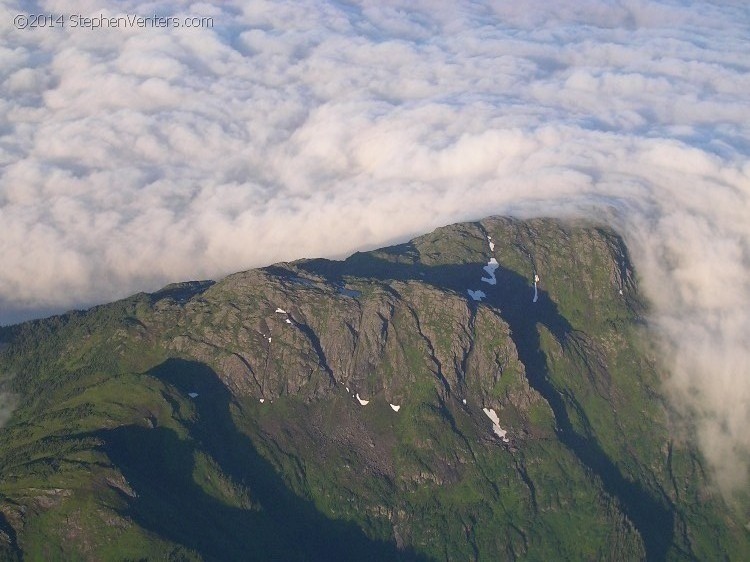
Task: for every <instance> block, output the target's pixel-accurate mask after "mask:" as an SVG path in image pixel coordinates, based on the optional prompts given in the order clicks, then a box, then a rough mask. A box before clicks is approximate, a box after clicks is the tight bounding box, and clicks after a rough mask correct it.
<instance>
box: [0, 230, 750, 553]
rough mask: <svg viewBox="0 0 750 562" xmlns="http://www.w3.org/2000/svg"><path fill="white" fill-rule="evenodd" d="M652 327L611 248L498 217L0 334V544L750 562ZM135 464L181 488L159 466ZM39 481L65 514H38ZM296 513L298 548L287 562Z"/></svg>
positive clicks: (592, 236)
mask: <svg viewBox="0 0 750 562" xmlns="http://www.w3.org/2000/svg"><path fill="white" fill-rule="evenodd" d="M493 258H494V259H495V261H496V262H497V263H496V264H492V262H491V260H492V259H493ZM494 265H496V266H497V267H494ZM488 266H490V269H489V270H488V269H486V268H487V267H488ZM537 276H538V277H537ZM482 277H485V278H486V279H490V280H492V279H494V280H495V284H491V283H488V282H486V281H482ZM535 279H538V282H535ZM469 290H471V291H476V290H481V291H482V292H483V293H484V295H485V296H484V297H482V300H481V301H476V300H474V298H472V296H471V295H470V294H469V293H468V291H469ZM535 293H536V301H535V300H534V295H535ZM647 311H648V304H647V302H646V300H645V299H644V298H643V297H642V295H641V294H640V293H639V291H638V283H637V275H636V273H635V271H634V268H633V265H632V263H631V261H630V258H629V256H628V253H627V248H626V247H625V245H624V243H623V242H622V239H621V238H620V237H619V236H618V235H617V234H616V233H614V232H613V231H612V230H611V229H609V228H607V227H605V226H602V225H597V224H593V223H589V222H586V221H559V220H554V219H534V220H528V221H521V220H516V219H507V218H501V217H491V218H488V219H483V220H482V221H477V222H472V223H461V224H458V225H452V226H449V227H444V228H441V229H437V230H436V231H434V232H432V233H430V234H427V235H424V236H421V237H417V238H415V239H414V240H412V241H410V242H407V243H405V244H399V245H396V246H392V247H388V248H382V249H379V250H374V251H372V252H360V253H355V254H353V255H352V256H351V257H350V258H347V259H346V260H344V261H331V260H315V259H313V260H299V261H297V262H291V263H279V264H275V265H273V266H269V267H266V268H261V269H257V270H250V271H246V272H241V273H237V274H233V275H230V276H228V277H226V278H224V279H223V280H221V281H219V282H216V283H214V282H211V281H202V282H188V283H180V284H173V285H169V286H167V287H165V288H164V289H162V290H160V291H157V292H156V293H153V294H146V293H140V294H137V295H134V296H132V297H129V298H126V299H123V300H120V301H117V302H115V303H111V304H109V305H102V306H99V307H94V308H93V309H90V310H89V311H86V312H74V313H70V314H69V315H65V316H60V317H54V318H51V319H46V320H40V321H31V322H28V323H24V324H21V325H17V326H13V327H7V328H3V329H2V332H0V334H2V339H3V340H5V341H7V342H8V343H9V346H8V347H7V348H6V349H5V350H4V351H2V352H1V353H0V377H2V378H0V381H2V384H3V385H5V386H6V387H7V388H9V389H10V390H12V391H13V392H14V393H16V394H17V395H18V396H19V397H20V401H19V405H18V408H17V410H16V411H15V412H14V413H13V415H12V417H11V418H10V420H9V421H8V424H7V425H6V427H5V428H4V429H2V430H0V447H2V449H0V450H3V451H5V455H4V457H3V459H2V461H0V475H2V476H3V482H4V484H3V486H2V488H0V513H3V514H4V515H3V519H2V521H0V523H1V525H0V532H2V533H4V535H0V544H3V541H4V542H5V544H6V545H7V547H6V551H7V552H8V553H9V554H8V556H9V557H11V558H12V557H13V556H16V557H18V556H19V555H20V553H23V554H24V555H25V556H26V557H28V558H30V559H35V558H34V557H35V556H37V557H39V556H41V557H46V558H47V559H49V558H50V556H51V557H52V558H55V557H56V556H57V555H58V554H59V555H60V557H61V558H64V557H65V556H68V555H69V553H71V552H76V553H78V555H80V556H82V557H83V558H86V557H89V558H91V559H96V558H97V557H98V558H99V559H101V558H104V559H109V558H111V557H112V556H114V553H115V552H116V554H117V555H118V556H119V555H121V553H122V552H130V553H132V554H130V555H132V556H133V557H136V556H141V555H143V554H144V553H145V555H146V556H152V557H156V558H158V557H160V556H167V555H170V553H172V552H174V553H177V554H175V556H182V557H183V558H185V559H207V560H208V559H229V558H232V557H233V556H236V554H237V553H240V552H246V550H247V548H256V549H257V548H266V549H267V550H266V552H267V554H268V556H266V558H273V556H274V555H275V556H283V557H286V558H291V559H306V558H312V559H316V558H319V557H329V558H331V557H333V558H341V559H346V558H347V557H349V558H350V557H351V556H356V555H357V553H359V554H362V552H371V553H377V557H378V558H380V559H454V558H466V557H468V558H470V559H486V558H488V557H492V556H495V555H499V553H502V557H504V558H508V559H520V558H527V559H541V558H545V557H547V558H548V557H549V556H554V557H556V558H558V559H560V558H562V559H581V558H597V559H601V558H610V559H611V558H613V557H617V558H620V559H623V558H624V559H643V558H648V559H651V560H667V559H694V558H706V557H713V556H714V555H717V554H718V553H723V554H727V555H729V556H730V558H732V557H735V558H736V559H740V558H741V556H742V554H743V553H746V552H748V550H747V549H748V538H747V536H746V534H745V531H744V530H743V529H742V528H741V526H738V523H737V522H736V521H735V520H734V519H733V516H732V514H731V512H730V511H729V510H728V509H727V508H726V506H724V505H723V502H722V501H721V499H720V498H718V497H716V496H714V495H713V494H712V492H711V490H710V483H709V482H708V480H707V478H706V477H705V475H704V474H703V468H702V464H701V457H700V454H699V453H698V452H697V450H696V448H695V446H694V445H693V444H692V443H690V442H685V441H679V440H676V439H675V438H674V437H673V436H672V435H670V432H669V430H668V426H669V412H668V406H667V404H666V402H665V401H664V399H663V396H662V394H661V390H660V380H661V378H660V377H661V375H660V373H659V371H658V369H657V367H656V364H655V362H654V361H653V360H652V359H650V358H649V356H650V355H651V352H650V351H649V350H648V342H647V341H646V338H645V332H644V329H645V328H644V317H645V315H646V313H647ZM193 395H195V396H193ZM365 402H367V403H366V404H365ZM394 406H396V407H398V411H395V409H394ZM488 411H492V413H493V415H494V416H495V417H497V420H498V422H499V423H496V422H494V421H493V420H492V419H490V416H489V413H488ZM495 426H497V427H498V429H499V431H497V430H495ZM500 431H502V432H505V433H500ZM501 435H502V436H501ZM634 435H637V436H638V439H633V438H632V436H634ZM506 440H507V441H506ZM217 442H218V443H228V444H233V446H231V447H227V448H228V449H231V450H232V451H235V452H233V453H228V452H227V451H226V450H225V448H224V447H221V446H217V445H216V443H217ZM141 443H154V445H151V447H152V448H153V447H156V449H155V450H158V449H159V447H161V448H163V449H164V450H166V451H173V452H174V455H173V456H174V458H179V459H181V462H179V463H177V464H178V465H179V466H174V464H175V462H176V461H175V460H174V458H172V456H170V455H166V456H163V458H162V457H159V459H160V460H159V462H157V463H156V467H155V468H154V467H151V468H148V466H149V463H150V462H151V460H152V459H150V458H149V456H148V455H143V453H142V452H141V451H140V450H139V446H136V444H141ZM157 457H158V455H157ZM76 463H77V464H76ZM189 465H192V468H191V470H190V471H189V472H188V471H186V469H185V467H186V466H189ZM248 467H249V468H248ZM40 474H41V475H44V476H43V477H44V479H46V480H47V481H49V482H52V483H54V482H57V483H58V484H59V486H58V485H57V484H55V486H54V487H53V488H49V487H48V488H47V489H55V490H57V489H59V490H64V491H65V492H64V493H65V494H68V495H64V496H61V497H57V496H55V499H54V501H51V500H49V499H44V498H46V497H47V496H46V495H38V496H35V495H34V493H36V492H34V493H31V494H30V493H29V492H28V490H29V489H37V488H38V487H39V486H38V484H39V483H40V481H41V479H42V476H40ZM147 475H150V476H148V477H147ZM165 475H166V476H165ZM169 475H171V476H169ZM95 482H100V483H101V482H104V483H105V484H104V488H101V484H100V485H99V486H100V488H101V489H102V490H104V492H94V491H93V490H94V489H97V490H99V489H100V488H97V487H96V486H94V485H93V483H95ZM107 482H109V483H107ZM112 482H114V483H115V484H112ZM154 482H157V483H160V484H159V486H161V488H159V486H157V487H156V488H154V484H153V483H154ZM174 482H179V483H181V485H182V486H184V487H185V489H188V490H191V491H190V492H189V496H190V497H191V498H193V499H194V500H195V502H196V503H197V504H199V505H202V506H204V507H205V509H206V510H207V512H215V513H216V517H215V518H214V519H215V521H214V523H215V524H216V530H215V531H210V530H207V529H205V521H204V520H202V519H201V518H200V517H198V515H197V514H196V515H195V516H194V517H193V518H192V519H190V522H189V524H187V528H188V529H189V530H190V532H185V531H184V530H181V529H180V528H179V525H175V524H174V522H171V519H173V518H175V517H177V514H182V513H190V509H188V508H187V507H186V506H183V505H182V504H180V502H178V501H177V500H169V499H165V498H164V497H163V496H164V490H167V491H170V490H171V492H172V496H174V493H173V492H174V490H175V488H174ZM9 483H10V484H9ZM32 484H34V486H32ZM49 485H50V486H51V484H49ZM127 490H131V491H132V492H133V494H134V495H132V494H129V493H128V492H127ZM268 490H273V492H274V494H276V496H277V497H281V498H285V499H284V501H283V502H282V503H283V505H284V506H286V513H285V512H284V510H278V509H276V508H275V507H274V500H273V497H274V496H273V494H272V495H269V494H268V493H264V492H267V491H268ZM61 493H62V492H61ZM98 494H99V495H98ZM110 495H111V496H112V498H110V499H109V500H106V501H105V500H102V499H101V498H102V497H104V498H107V497H109V496H110ZM100 496H101V497H100ZM40 498H41V499H40ZM86 502H89V503H86ZM108 502H109V503H108ZM82 505H95V506H97V507H96V509H99V510H101V511H103V512H104V513H106V514H108V515H107V516H108V517H111V518H112V520H113V521H114V520H116V521H118V522H119V523H118V524H119V525H120V527H119V529H120V530H119V531H117V530H115V531H113V530H109V529H102V528H101V525H97V524H95V523H93V522H90V521H88V520H87V519H86V517H85V511H86V510H84V509H83V508H82V507H81V506H82ZM45 506H47V507H45ZM76 506H78V507H76ZM227 506H229V507H231V509H230V510H229V511H227ZM21 508H24V509H21ZM75 509H78V510H79V512H80V514H79V516H78V518H79V519H80V521H78V523H76V525H78V527H80V529H81V530H80V531H79V532H78V535H76V536H77V537H78V539H76V540H69V541H67V542H66V541H65V540H63V539H64V537H65V536H67V535H65V534H64V531H54V530H52V529H53V527H51V526H50V525H51V524H49V523H45V517H46V518H47V519H50V520H52V521H58V523H57V525H58V527H59V529H67V528H69V527H70V525H68V526H67V527H66V524H61V523H59V521H60V517H61V516H62V514H63V513H66V514H67V517H68V519H67V521H69V520H70V518H71V515H70V513H69V512H71V510H72V513H78V512H76V511H75ZM232 510H236V511H232ZM30 512H35V515H34V516H29V515H28V514H29V513H30ZM36 512H38V513H36ZM289 513H292V514H296V515H294V516H293V517H292V519H294V520H295V521H296V522H297V526H296V527H295V529H297V530H298V531H299V535H300V537H301V538H300V539H299V544H298V545H297V546H298V548H297V549H295V548H294V546H292V544H291V542H290V540H286V541H283V540H282V541H279V540H276V539H278V537H284V536H286V535H285V534H284V532H283V531H282V530H280V528H279V526H280V525H281V521H282V520H283V518H284V517H285V516H287V515H288V514H289ZM157 514H161V516H158V515H157ZM73 519H74V520H76V519H75V517H73ZM253 526H257V527H258V528H262V529H264V531H263V532H259V533H250V534H251V535H252V536H248V537H245V538H243V539H238V538H236V536H237V533H232V532H230V531H229V530H230V529H235V528H236V529H242V528H253ZM320 529H324V530H325V531H324V532H323V533H322V534H323V536H325V537H326V540H327V542H325V543H324V544H321V543H320V541H319V539H316V538H315V536H316V533H317V532H318V531H319V530H320ZM34 533H38V535H35V534H34ZM227 533H229V535H227ZM74 534H75V533H74ZM6 535H7V538H5V539H3V538H2V537H4V536H6ZM80 535H82V536H84V537H86V540H85V541H83V543H81V541H80V540H79V539H80ZM256 535H258V536H256ZM35 536H38V537H45V540H47V541H48V542H50V538H51V543H52V544H54V545H55V547H54V548H57V549H59V552H58V551H53V550H48V551H42V550H39V549H38V548H37V546H36V542H37V540H38V539H34V538H33V537H35ZM227 536H232V537H235V538H233V539H231V540H229V539H228V538H227ZM29 537H31V538H29ZM55 537H58V538H57V539H56V538H55ZM274 537H275V538H274ZM341 537H346V539H342V538H341ZM243 541H244V542H243ZM68 543H69V544H68ZM82 544H83V546H82ZM112 544H115V545H119V546H116V547H112V548H114V550H112V551H111V552H110V551H107V550H106V549H107V548H108V547H107V546H106V545H112ZM332 544H334V545H335V544H337V545H339V548H338V550H335V547H334V546H331V545H332ZM87 545H88V546H87ZM222 545H223V546H222ZM227 545H228V546H227ZM342 545H355V546H353V547H352V548H348V547H347V546H342ZM35 548H36V549H37V550H35ZM86 548H88V550H86ZM76 549H77V550H76ZM128 549H129V550H128ZM327 549H329V550H327ZM330 549H334V550H330ZM368 549H369V550H368ZM217 553H218V554H217ZM616 555H619V556H616ZM622 555H624V556H622ZM373 556H374V554H373ZM251 558H253V559H254V558H257V559H264V556H263V555H262V554H258V555H257V556H253V557H251Z"/></svg>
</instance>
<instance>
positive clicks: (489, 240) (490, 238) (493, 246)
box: [487, 236, 495, 252]
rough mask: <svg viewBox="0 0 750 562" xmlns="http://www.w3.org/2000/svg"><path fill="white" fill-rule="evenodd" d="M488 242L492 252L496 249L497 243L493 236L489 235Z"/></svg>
mask: <svg viewBox="0 0 750 562" xmlns="http://www.w3.org/2000/svg"><path fill="white" fill-rule="evenodd" d="M487 242H489V244H490V252H494V251H495V243H494V242H493V241H492V236H488V237H487Z"/></svg>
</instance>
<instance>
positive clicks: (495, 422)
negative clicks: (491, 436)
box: [482, 408, 510, 443]
mask: <svg viewBox="0 0 750 562" xmlns="http://www.w3.org/2000/svg"><path fill="white" fill-rule="evenodd" d="M482 410H483V411H484V413H485V414H486V415H487V417H488V418H490V419H491V420H492V431H494V432H495V435H497V436H498V437H499V438H500V439H502V440H503V441H504V442H505V443H509V442H510V439H508V438H507V437H506V436H505V435H506V434H507V433H508V432H507V431H506V430H504V429H503V428H502V427H500V418H498V417H497V413H495V410H493V409H492V408H482Z"/></svg>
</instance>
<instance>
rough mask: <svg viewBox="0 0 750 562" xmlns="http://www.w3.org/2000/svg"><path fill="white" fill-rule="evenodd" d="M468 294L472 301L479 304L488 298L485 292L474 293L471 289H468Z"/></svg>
mask: <svg viewBox="0 0 750 562" xmlns="http://www.w3.org/2000/svg"><path fill="white" fill-rule="evenodd" d="M466 292H467V293H469V296H470V297H471V298H472V299H474V300H475V301H479V302H481V300H482V299H483V298H484V297H486V296H487V295H485V294H484V291H472V290H471V289H467V290H466Z"/></svg>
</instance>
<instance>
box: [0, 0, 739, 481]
mask: <svg viewBox="0 0 750 562" xmlns="http://www.w3.org/2000/svg"><path fill="white" fill-rule="evenodd" d="M36 4H37V6H38V11H39V12H40V13H43V12H48V13H57V14H65V15H69V14H70V13H71V12H72V11H75V12H76V13H84V14H89V15H98V14H102V13H104V14H108V15H117V14H127V13H132V14H140V15H144V16H148V15H151V14H153V13H157V14H164V15H170V16H171V15H184V14H197V15H203V16H210V17H213V19H214V25H213V27H210V28H209V27H207V28H198V29H174V28H170V29H109V30H86V29H71V28H70V27H68V28H63V29H59V28H58V29H25V30H18V29H13V28H12V27H11V25H10V22H11V21H13V17H14V15H15V14H16V13H18V12H19V11H20V10H19V8H18V6H17V4H16V3H14V2H3V3H2V7H0V18H1V19H2V21H3V24H2V25H3V26H4V27H3V31H2V34H1V35H0V60H2V64H0V91H1V92H2V95H0V225H1V226H2V234H1V235H0V256H2V260H3V266H2V268H0V322H5V323H7V322H11V321H15V320H19V319H22V318H27V317H30V316H32V315H34V314H36V313H38V312H39V311H44V312H47V311H52V310H62V309H65V308H69V307H72V306H79V305H83V304H91V303H93V302H98V301H106V300H110V299H113V298H115V297H119V296H123V295H126V294H129V293H132V292H134V291H137V290H152V289H156V288H158V287H159V286H160V285H163V284H164V283H166V282H168V281H174V280H182V279H195V278H207V277H211V278H216V277H219V276H221V275H223V274H226V273H229V272H232V271H236V270H241V269H246V268H248V267H252V266H260V265H265V264H268V263H272V262H275V261H279V260H288V259H294V258H299V257H307V256H319V255H324V256H340V255H343V254H346V253H347V252H350V251H352V250H355V249H360V248H367V247H374V246H377V245H382V244H384V243H387V242H389V241H393V240H396V239H403V238H405V237H408V236H409V235H412V234H416V233H421V232H424V231H426V230H429V229H431V228H433V227H436V226H439V225H442V224H447V223H450V222H454V221H458V220H464V219H474V218H478V217H482V216H485V215H488V214H498V213H505V212H513V213H517V214H521V215H532V214H537V215H543V214H556V213H562V214H570V213H573V214H580V213H587V214H594V215H595V216H598V217H601V218H606V219H607V220H611V221H613V222H614V223H615V224H616V225H617V226H618V227H619V228H620V230H621V231H622V232H623V234H624V235H625V236H626V238H627V241H628V243H629V244H630V245H631V249H632V252H633V255H634V257H635V260H636V263H637V265H638V266H639V268H640V271H641V273H642V276H643V278H644V282H645V286H646V289H647V291H648V293H649V295H650V296H651V298H652V299H653V301H654V303H655V304H656V316H655V318H654V325H655V326H656V327H657V329H658V330H659V331H660V333H661V334H662V336H663V341H664V346H665V348H666V349H667V350H668V353H669V357H670V361H671V362H670V366H671V367H672V372H673V375H672V377H671V379H670V382H669V388H670V389H671V392H672V395H673V396H674V397H675V400H676V401H677V402H676V403H678V404H679V405H680V407H681V408H683V409H686V410H689V411H692V412H694V413H695V415H696V416H697V418H696V419H698V420H699V437H700V439H701V442H702V443H703V446H704V450H705V451H706V452H707V454H708V458H709V459H710V460H711V462H712V463H713V468H714V470H715V472H716V475H717V481H718V482H719V483H720V485H721V487H722V489H724V490H725V491H727V490H734V489H737V488H739V487H741V486H742V485H744V484H745V483H746V481H747V476H748V473H747V469H748V462H747V461H748V452H749V451H750V432H747V431H746V428H747V427H748V426H749V425H750V408H748V407H747V403H748V399H750V350H749V349H750V346H747V334H748V333H750V227H749V226H748V223H750V221H748V220H747V217H750V162H749V160H748V154H749V153H750V134H749V133H750V131H749V130H748V128H749V127H750V119H748V116H750V102H748V96H747V92H748V91H750V62H748V58H747V37H749V36H750V14H749V13H748V10H747V7H746V6H745V4H744V2H741V1H737V2H731V1H725V2H718V1H717V2H711V1H705V2H680V1H678V0H673V1H666V0H665V1H662V2H644V1H642V0H612V1H611V2H606V3H602V2H595V1H593V0H591V1H584V2H575V3H571V2H567V1H563V0H556V1H552V2H544V3H539V2H530V1H528V0H519V1H516V2H492V1H489V0H488V1H487V2H481V3H472V4H468V3H467V4H465V5H457V4H456V3H452V2H399V1H396V0H394V1H392V2H382V1H378V2H371V1H367V0H362V1H358V2H344V1H340V2H334V1H331V2H323V1H320V2H313V1H304V0H300V1H294V2H292V1H288V2H287V1H284V0H281V1H278V2H264V1H262V0H258V1H254V2H251V3H242V2H223V3H221V5H220V6H219V7H212V6H209V5H208V4H206V3H191V2H187V1H182V2H178V1H154V2H143V3H139V2H117V3H114V2H101V1H97V0H89V1H88V2H85V3H77V4H76V7H75V8H73V7H72V6H71V5H70V3H68V2H62V1H53V0H50V1H47V2H44V1H40V2H37V3H36Z"/></svg>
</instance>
